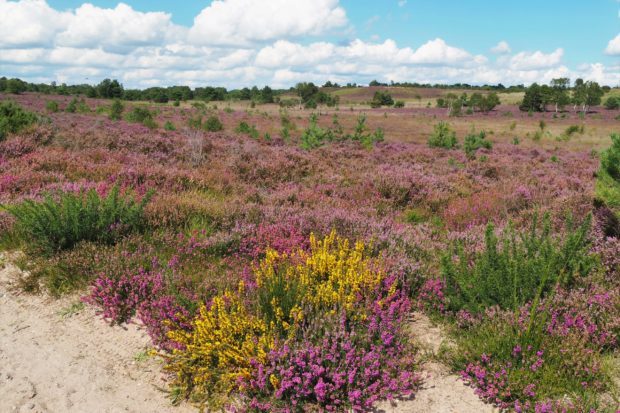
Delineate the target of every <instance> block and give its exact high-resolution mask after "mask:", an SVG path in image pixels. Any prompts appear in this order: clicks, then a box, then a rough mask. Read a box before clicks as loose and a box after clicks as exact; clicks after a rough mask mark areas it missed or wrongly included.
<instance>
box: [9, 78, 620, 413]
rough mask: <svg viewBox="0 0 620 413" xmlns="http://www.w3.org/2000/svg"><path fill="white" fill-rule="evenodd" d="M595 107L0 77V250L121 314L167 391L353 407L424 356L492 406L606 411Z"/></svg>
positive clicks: (460, 89)
mask: <svg viewBox="0 0 620 413" xmlns="http://www.w3.org/2000/svg"><path fill="white" fill-rule="evenodd" d="M618 96H620V94H619V93H618V90H617V89H611V88H606V87H601V86H599V85H598V84H596V83H595V82H591V81H582V80H577V81H576V82H574V84H573V85H572V86H571V83H570V81H568V79H555V80H553V82H551V84H550V85H542V86H541V85H537V84H533V85H531V86H529V87H524V86H516V87H510V88H507V87H504V86H502V85H497V86H486V87H472V86H470V85H454V86H447V85H443V86H440V85H436V86H434V87H432V86H430V85H428V87H425V85H418V84H395V83H392V84H389V85H388V84H381V83H379V82H377V81H373V82H371V85H370V86H369V87H359V86H357V85H352V84H349V85H347V86H340V85H337V84H334V83H332V82H328V83H326V84H325V85H323V86H322V87H318V86H317V85H315V84H313V83H310V82H303V83H299V84H298V85H296V86H295V87H293V88H291V89H287V90H273V89H271V88H269V87H267V86H265V87H263V88H262V89H261V88H258V87H252V88H243V89H238V90H226V89H224V88H220V87H201V88H200V87H199V88H194V89H191V88H189V87H184V86H175V87H169V88H150V89H146V90H139V91H138V90H129V89H125V88H124V87H123V86H122V85H121V84H120V83H119V82H118V81H116V80H109V79H108V80H104V81H103V82H101V83H100V84H98V85H95V86H90V85H77V86H67V85H60V86H59V85H36V84H30V83H26V82H22V81H20V80H18V79H6V78H2V79H0V99H1V100H2V102H0V245H1V247H2V249H3V250H7V251H13V254H12V255H11V256H12V257H14V260H15V263H16V264H17V265H19V266H20V268H22V269H23V273H22V274H21V276H20V277H21V278H20V279H19V285H20V287H21V288H22V289H23V290H25V291H28V292H31V293H37V292H43V293H50V294H52V295H54V296H61V295H63V294H67V293H75V292H78V293H80V294H81V295H82V296H83V301H84V302H85V303H87V304H88V305H91V306H94V307H95V308H96V309H97V310H98V311H99V312H100V314H101V315H102V317H103V318H104V319H105V320H107V322H109V323H112V324H123V323H127V322H130V321H132V320H134V321H138V322H139V323H141V324H142V325H143V326H144V328H145V329H146V330H147V331H148V333H149V335H150V337H151V339H152V346H153V351H152V353H153V355H154V356H156V357H158V358H159V359H160V360H161V361H162V362H163V366H164V367H163V368H164V371H165V374H166V378H167V381H168V383H169V385H170V386H169V392H170V395H171V398H172V401H173V402H174V403H178V402H181V401H183V400H188V401H189V402H191V403H194V404H196V405H197V406H198V407H199V408H209V409H214V410H215V409H228V410H232V411H246V410H247V411H265V412H289V411H290V412H293V411H294V412H297V411H300V412H301V411H351V410H353V411H368V410H370V409H371V408H372V407H373V406H376V404H377V402H378V401H380V400H383V399H399V398H404V397H407V396H415V395H416V393H417V392H419V391H421V390H420V389H421V388H422V385H423V383H424V380H425V379H426V377H427V375H426V372H425V363H426V362H427V361H428V360H427V359H428V357H432V358H433V359H434V361H435V362H437V363H443V364H444V365H445V366H447V367H448V368H449V369H451V370H452V371H453V372H455V373H457V374H459V375H460V377H461V379H462V380H463V382H464V383H466V384H467V385H469V386H471V387H472V388H473V391H475V393H476V394H477V395H478V396H479V397H480V398H481V399H482V400H484V401H485V402H487V403H489V404H492V405H494V406H497V407H498V408H500V409H503V410H514V411H518V412H593V411H594V412H614V411H616V409H617V406H618V400H619V397H620V389H619V388H618V386H619V381H618V380H619V373H618V365H619V349H620V342H619V337H620V221H619V214H620V135H618V133H617V131H618V129H619V127H620V112H619V111H618V102H620V99H619V98H618ZM412 313H418V314H419V313H424V314H425V315H426V316H428V317H430V318H431V319H432V320H433V321H434V322H435V323H436V324H437V325H438V326H440V328H441V329H442V330H443V331H444V332H445V333H446V335H447V337H448V339H447V340H446V341H445V343H444V344H443V345H442V346H441V348H440V351H439V352H438V353H437V354H433V355H431V356H429V355H426V354H424V352H422V351H421V350H420V349H419V348H418V346H417V345H416V337H417V336H419V335H421V334H422V332H420V331H416V329H415V328H410V327H411V326H410V317H411V314H412Z"/></svg>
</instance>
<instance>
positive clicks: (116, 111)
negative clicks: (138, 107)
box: [108, 99, 125, 120]
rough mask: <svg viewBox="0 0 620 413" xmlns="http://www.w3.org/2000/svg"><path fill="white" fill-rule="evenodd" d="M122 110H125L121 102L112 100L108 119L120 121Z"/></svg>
mask: <svg viewBox="0 0 620 413" xmlns="http://www.w3.org/2000/svg"><path fill="white" fill-rule="evenodd" d="M123 110H125V106H123V102H121V101H120V100H119V99H114V102H112V106H110V113H109V115H108V117H109V118H110V119H112V120H121V117H122V115H123Z"/></svg>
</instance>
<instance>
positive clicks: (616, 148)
mask: <svg viewBox="0 0 620 413" xmlns="http://www.w3.org/2000/svg"><path fill="white" fill-rule="evenodd" d="M610 138H611V146H610V147H609V148H608V149H606V150H605V151H603V153H601V168H603V169H604V171H605V172H607V173H608V174H609V176H611V177H612V178H614V179H615V180H616V181H620V134H618V133H612V134H611V136H610Z"/></svg>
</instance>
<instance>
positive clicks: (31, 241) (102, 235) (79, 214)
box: [4, 186, 152, 254]
mask: <svg viewBox="0 0 620 413" xmlns="http://www.w3.org/2000/svg"><path fill="white" fill-rule="evenodd" d="M151 196H152V192H149V193H148V194H147V195H145V196H144V197H143V198H142V200H141V201H140V202H136V201H135V200H134V198H133V197H129V196H123V195H121V194H120V189H119V187H118V186H115V187H114V188H112V190H111V191H110V193H109V194H108V195H107V196H105V197H101V196H99V194H98V193H97V191H96V190H94V189H91V190H90V191H88V192H81V193H79V194H74V193H62V194H60V196H59V197H57V198H54V197H51V196H47V197H46V198H45V199H44V200H43V201H38V202H36V201H31V200H27V201H24V202H23V203H21V204H17V205H10V206H6V207H4V209H6V210H7V211H8V212H9V213H10V214H11V215H13V216H14V217H15V219H16V222H15V227H14V231H15V233H16V235H17V236H18V238H20V239H21V240H23V241H24V242H25V243H28V247H31V248H32V247H34V248H35V249H37V250H39V251H40V252H42V253H44V254H53V253H56V252H59V251H62V250H68V249H71V248H73V246H75V245H76V244H77V243H78V242H80V241H92V242H99V243H103V244H113V243H115V242H116V241H117V240H118V239H120V238H121V237H123V236H125V235H127V234H129V233H131V232H133V231H137V230H140V229H143V228H144V225H145V221H144V216H143V211H144V207H145V205H146V204H147V203H148V202H149V200H150V199H151Z"/></svg>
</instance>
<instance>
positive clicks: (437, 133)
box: [428, 122, 458, 149]
mask: <svg viewBox="0 0 620 413" xmlns="http://www.w3.org/2000/svg"><path fill="white" fill-rule="evenodd" d="M457 145H458V141H457V140H456V132H454V131H453V130H452V129H451V128H450V125H449V124H448V123H446V122H439V123H438V124H436V125H435V127H434V129H433V133H432V135H431V136H430V137H429V138H428V146H430V147H431V148H446V149H452V148H455V147H456V146H457Z"/></svg>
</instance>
